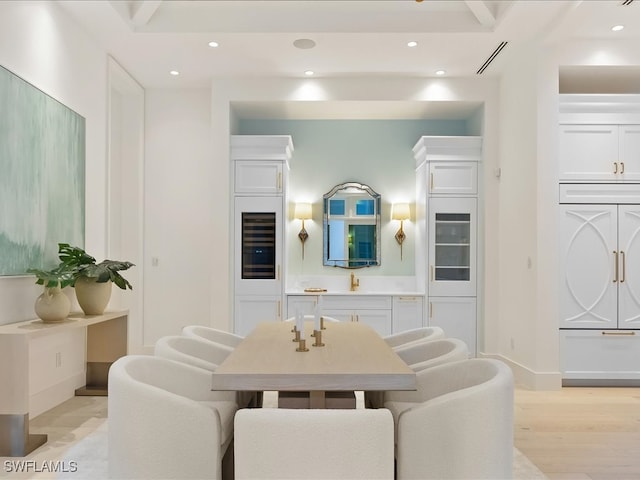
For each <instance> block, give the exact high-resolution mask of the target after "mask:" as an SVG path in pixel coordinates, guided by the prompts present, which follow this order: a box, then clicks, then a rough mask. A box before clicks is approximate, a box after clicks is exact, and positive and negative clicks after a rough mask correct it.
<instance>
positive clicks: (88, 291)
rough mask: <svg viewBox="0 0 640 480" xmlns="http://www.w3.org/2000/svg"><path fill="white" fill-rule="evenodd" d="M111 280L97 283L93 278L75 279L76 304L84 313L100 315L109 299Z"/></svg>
mask: <svg viewBox="0 0 640 480" xmlns="http://www.w3.org/2000/svg"><path fill="white" fill-rule="evenodd" d="M111 285H112V283H111V282H102V283H98V282H96V281H95V279H93V278H86V277H80V278H78V279H76V282H75V285H74V286H75V290H76V298H77V299H78V304H79V305H80V308H82V311H83V312H84V313H85V315H102V314H103V313H104V310H105V308H107V305H108V304H109V300H110V299H111Z"/></svg>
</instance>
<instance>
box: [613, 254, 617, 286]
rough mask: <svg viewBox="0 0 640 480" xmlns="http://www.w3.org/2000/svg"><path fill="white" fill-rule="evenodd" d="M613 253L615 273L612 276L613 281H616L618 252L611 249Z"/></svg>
mask: <svg viewBox="0 0 640 480" xmlns="http://www.w3.org/2000/svg"><path fill="white" fill-rule="evenodd" d="M613 255H614V257H615V259H614V260H613V263H614V267H615V268H614V271H615V275H614V277H613V283H617V282H618V252H617V251H616V250H614V251H613Z"/></svg>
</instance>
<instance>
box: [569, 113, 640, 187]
mask: <svg viewBox="0 0 640 480" xmlns="http://www.w3.org/2000/svg"><path fill="white" fill-rule="evenodd" d="M559 163H560V181H581V182H625V181H627V182H628V181H638V180H640V125H612V124H606V125H583V124H561V125H560V134H559Z"/></svg>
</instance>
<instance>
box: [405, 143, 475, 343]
mask: <svg viewBox="0 0 640 480" xmlns="http://www.w3.org/2000/svg"><path fill="white" fill-rule="evenodd" d="M413 151H414V156H415V159H416V192H417V193H418V198H417V200H416V237H417V238H418V239H423V240H422V241H421V242H420V241H417V242H416V244H417V247H416V272H417V273H416V277H417V278H418V286H421V285H420V283H424V287H425V290H426V291H427V295H428V297H427V299H428V324H429V325H434V326H440V327H442V329H443V330H444V331H445V334H446V335H447V336H449V337H456V338H460V339H462V340H464V341H465V342H466V343H467V345H468V346H469V350H470V352H471V353H472V355H475V354H476V350H477V347H476V343H477V312H476V291H477V288H476V282H477V278H478V272H477V255H478V254H479V253H478V252H479V249H480V246H479V244H478V173H479V170H480V165H481V163H480V162H481V161H482V137H475V136H455V137H454V136H448V137H440V136H435V137H421V138H420V140H419V141H418V143H417V144H416V145H415V147H414V148H413ZM422 248H424V249H425V251H424V252H423V251H422V250H421V249H422Z"/></svg>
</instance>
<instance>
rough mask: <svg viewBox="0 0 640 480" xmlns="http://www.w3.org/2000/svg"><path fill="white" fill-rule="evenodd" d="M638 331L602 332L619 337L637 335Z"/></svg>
mask: <svg viewBox="0 0 640 480" xmlns="http://www.w3.org/2000/svg"><path fill="white" fill-rule="evenodd" d="M635 334H636V332H602V335H611V336H619V337H629V336H633V335H635Z"/></svg>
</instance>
